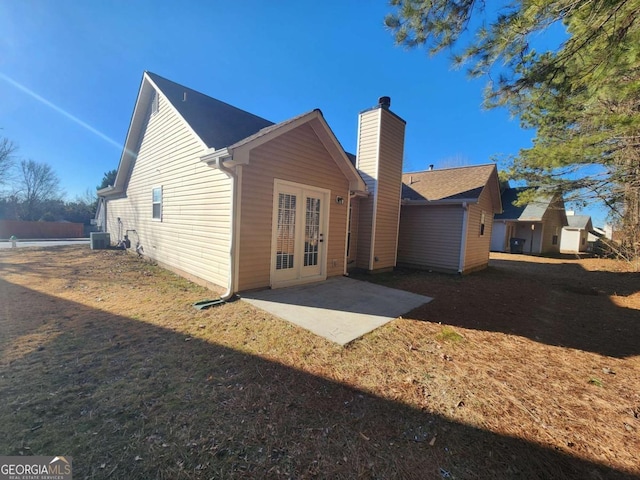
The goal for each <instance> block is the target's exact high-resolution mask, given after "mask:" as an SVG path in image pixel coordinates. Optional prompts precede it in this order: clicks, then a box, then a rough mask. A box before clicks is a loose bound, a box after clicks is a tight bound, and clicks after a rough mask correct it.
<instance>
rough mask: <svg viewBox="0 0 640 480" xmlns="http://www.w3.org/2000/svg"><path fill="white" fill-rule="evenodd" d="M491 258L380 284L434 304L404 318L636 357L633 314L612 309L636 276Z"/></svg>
mask: <svg viewBox="0 0 640 480" xmlns="http://www.w3.org/2000/svg"><path fill="white" fill-rule="evenodd" d="M526 259H527V257H525V256H522V255H517V256H514V258H513V260H512V259H509V260H495V259H492V260H491V262H490V264H489V268H487V269H486V270H483V271H480V272H476V273H473V274H471V275H468V276H464V277H460V276H453V275H446V274H438V273H427V272H421V271H415V270H398V271H396V272H394V274H391V275H390V276H389V278H384V277H383V278H381V279H380V280H378V279H376V278H375V276H374V277H372V278H371V280H372V281H376V282H379V281H382V282H383V283H384V284H385V285H388V286H391V287H395V288H401V289H406V290H409V291H412V292H415V293H419V294H423V295H430V296H432V297H434V300H433V301H432V302H431V303H429V304H427V305H424V306H422V307H420V308H417V309H415V310H413V311H412V312H410V313H408V314H407V315H405V317H406V318H412V319H416V320H425V321H431V322H436V323H437V322H441V323H443V324H447V325H453V326H458V327H462V328H469V329H475V330H483V331H489V332H503V333H507V334H512V335H519V336H523V337H527V338H530V339H532V340H535V341H537V342H540V343H544V344H547V345H553V346H563V347H569V348H574V349H578V350H583V351H586V352H594V353H598V354H602V355H606V356H610V357H616V358H625V357H630V356H635V355H638V354H640V315H639V312H638V310H636V309H633V308H627V307H625V306H624V305H620V304H616V303H614V301H613V300H612V296H616V298H617V299H622V302H621V303H623V302H624V299H625V298H627V297H630V296H632V295H634V294H636V293H637V292H640V273H627V272H604V271H587V270H585V269H584V268H582V267H581V266H580V265H579V264H577V263H535V262H529V261H527V260H526Z"/></svg>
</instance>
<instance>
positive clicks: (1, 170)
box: [0, 138, 18, 186]
mask: <svg viewBox="0 0 640 480" xmlns="http://www.w3.org/2000/svg"><path fill="white" fill-rule="evenodd" d="M17 149H18V147H17V146H16V145H15V143H13V142H12V141H11V140H9V139H8V138H1V139H0V186H1V185H3V184H5V183H7V182H8V180H9V176H10V174H11V169H12V168H13V165H14V159H13V153H14V152H15V151H16V150H17Z"/></svg>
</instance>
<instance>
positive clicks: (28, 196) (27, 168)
mask: <svg viewBox="0 0 640 480" xmlns="http://www.w3.org/2000/svg"><path fill="white" fill-rule="evenodd" d="M18 175H19V178H18V179H17V187H18V190H17V192H16V195H17V197H18V198H19V200H20V203H21V205H20V210H21V212H20V217H21V219H22V220H39V219H40V217H41V216H42V214H43V213H44V211H43V208H44V206H45V205H46V203H47V202H52V201H56V200H60V197H61V195H60V179H59V178H58V176H57V175H56V173H55V172H54V171H53V169H52V168H51V166H50V165H48V164H46V163H39V162H36V161H34V160H22V161H21V162H20V169H19V172H18Z"/></svg>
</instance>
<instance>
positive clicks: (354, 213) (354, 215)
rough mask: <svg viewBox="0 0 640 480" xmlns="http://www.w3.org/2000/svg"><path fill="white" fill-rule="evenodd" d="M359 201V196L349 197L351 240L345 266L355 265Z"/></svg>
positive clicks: (352, 266) (351, 266)
mask: <svg viewBox="0 0 640 480" xmlns="http://www.w3.org/2000/svg"><path fill="white" fill-rule="evenodd" d="M360 201H361V198H359V197H355V198H352V199H351V240H350V247H349V256H348V257H347V268H355V267H356V258H357V255H358V227H359V224H360V221H359V215H360Z"/></svg>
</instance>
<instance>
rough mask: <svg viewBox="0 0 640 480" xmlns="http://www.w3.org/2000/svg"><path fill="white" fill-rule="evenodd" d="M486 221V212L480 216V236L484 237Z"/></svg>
mask: <svg viewBox="0 0 640 480" xmlns="http://www.w3.org/2000/svg"><path fill="white" fill-rule="evenodd" d="M484 220H485V214H484V212H482V215H481V216H480V236H483V235H484Z"/></svg>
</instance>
